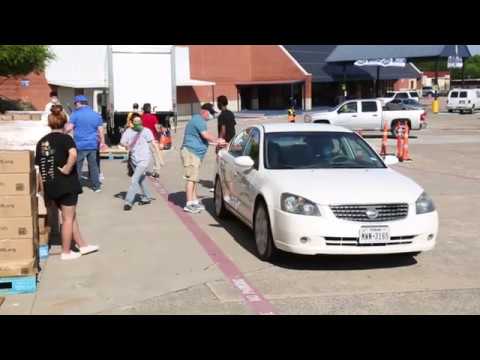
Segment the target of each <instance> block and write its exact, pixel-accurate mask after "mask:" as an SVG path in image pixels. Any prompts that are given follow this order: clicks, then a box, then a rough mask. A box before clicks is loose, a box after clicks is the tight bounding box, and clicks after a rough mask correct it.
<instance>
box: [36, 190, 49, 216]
mask: <svg viewBox="0 0 480 360" xmlns="http://www.w3.org/2000/svg"><path fill="white" fill-rule="evenodd" d="M37 198H38V199H37V200H38V215H39V216H47V207H46V206H45V199H44V198H43V195H42V194H37Z"/></svg>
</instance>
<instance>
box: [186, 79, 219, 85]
mask: <svg viewBox="0 0 480 360" xmlns="http://www.w3.org/2000/svg"><path fill="white" fill-rule="evenodd" d="M215 84H216V83H215V82H213V81H204V80H194V79H184V80H178V81H177V86H213V85H215Z"/></svg>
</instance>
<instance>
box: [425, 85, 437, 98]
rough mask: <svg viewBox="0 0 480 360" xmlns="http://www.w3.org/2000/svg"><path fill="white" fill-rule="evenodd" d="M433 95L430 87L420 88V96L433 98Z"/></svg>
mask: <svg viewBox="0 0 480 360" xmlns="http://www.w3.org/2000/svg"><path fill="white" fill-rule="evenodd" d="M434 95H435V90H433V87H431V86H424V87H423V88H422V96H423V97H427V96H434Z"/></svg>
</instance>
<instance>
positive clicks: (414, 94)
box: [410, 92, 419, 97]
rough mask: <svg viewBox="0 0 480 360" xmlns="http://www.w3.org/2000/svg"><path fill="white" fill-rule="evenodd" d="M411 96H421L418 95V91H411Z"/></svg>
mask: <svg viewBox="0 0 480 360" xmlns="http://www.w3.org/2000/svg"><path fill="white" fill-rule="evenodd" d="M410 96H411V97H419V96H418V93H416V92H411V93H410Z"/></svg>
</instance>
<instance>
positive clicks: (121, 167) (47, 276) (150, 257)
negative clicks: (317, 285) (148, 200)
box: [0, 160, 249, 315]
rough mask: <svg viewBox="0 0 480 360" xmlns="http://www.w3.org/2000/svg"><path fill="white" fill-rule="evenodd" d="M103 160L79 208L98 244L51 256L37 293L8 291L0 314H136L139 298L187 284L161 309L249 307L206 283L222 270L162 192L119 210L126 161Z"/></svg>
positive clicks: (86, 230)
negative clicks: (99, 184)
mask: <svg viewBox="0 0 480 360" xmlns="http://www.w3.org/2000/svg"><path fill="white" fill-rule="evenodd" d="M102 167H103V172H104V174H105V176H106V180H105V186H104V191H103V192H102V193H99V194H96V193H93V192H92V191H91V190H89V189H87V188H85V189H84V194H83V195H82V196H81V197H80V204H79V208H78V213H79V222H80V226H81V230H82V233H83V235H84V237H85V238H86V239H87V240H88V241H89V242H90V243H92V244H99V245H100V246H101V251H100V252H98V253H95V254H90V255H87V256H85V257H82V258H80V259H78V260H75V261H71V262H62V261H61V260H60V258H59V256H51V257H50V258H49V259H48V260H47V262H46V263H45V264H44V266H43V271H42V272H41V274H40V277H39V279H40V282H39V284H38V290H37V293H36V294H29V295H18V296H7V297H6V300H5V303H4V304H3V305H2V306H1V307H0V315H3V314H98V313H110V314H113V313H120V314H121V313H132V312H133V313H135V312H136V307H137V306H139V311H141V313H148V306H147V308H145V306H146V305H145V304H148V303H149V302H153V303H156V302H158V301H160V302H162V301H163V300H162V299H164V298H165V297H167V298H170V297H171V296H172V295H171V294H172V293H173V294H175V293H176V292H179V291H180V292H181V293H183V294H189V289H194V292H195V295H193V296H187V297H185V296H182V297H181V299H178V301H179V303H178V304H176V303H175V302H173V303H170V304H164V311H165V313H176V312H177V313H184V314H185V313H186V314H189V313H232V314H242V313H249V310H248V309H247V308H246V307H245V306H244V305H243V304H230V305H221V304H219V303H218V300H217V299H216V298H215V296H214V295H213V293H212V292H211V291H210V290H209V288H208V287H206V286H205V284H206V283H207V282H211V281H218V280H220V279H222V278H223V275H222V273H221V272H220V271H219V270H218V269H217V268H216V266H215V265H214V264H213V263H212V261H211V260H210V258H209V257H208V256H207V255H206V254H205V252H204V251H203V249H202V248H201V247H200V245H199V244H198V243H197V242H196V240H195V239H194V237H193V235H192V234H191V233H190V232H188V230H187V229H186V228H185V227H184V226H183V224H182V223H181V222H180V221H179V219H178V218H177V217H176V216H175V214H174V213H173V212H172V211H171V209H169V208H168V206H167V203H166V202H165V201H164V200H162V199H161V198H160V196H157V200H156V201H154V202H153V203H152V204H151V205H146V206H135V207H134V208H133V210H132V211H130V212H125V211H123V201H122V200H121V199H119V198H117V197H115V195H116V194H118V193H120V192H122V191H126V190H127V188H128V185H129V181H130V179H129V178H128V177H127V176H126V165H125V164H124V163H122V162H121V161H118V160H112V161H110V160H106V161H102ZM199 292H200V293H201V294H203V296H202V297H199V295H198V294H199ZM159 299H160V300H159ZM170 301H173V300H170ZM198 302H200V304H198ZM200 305H201V306H200ZM175 307H179V308H178V309H177V310H175V309H174V308H175ZM155 309H156V310H155V313H159V311H160V312H161V310H159V308H158V306H155Z"/></svg>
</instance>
